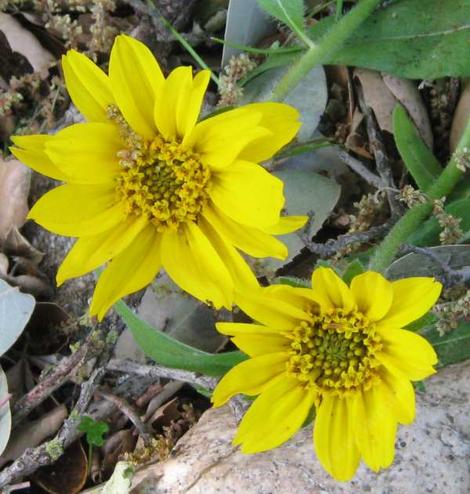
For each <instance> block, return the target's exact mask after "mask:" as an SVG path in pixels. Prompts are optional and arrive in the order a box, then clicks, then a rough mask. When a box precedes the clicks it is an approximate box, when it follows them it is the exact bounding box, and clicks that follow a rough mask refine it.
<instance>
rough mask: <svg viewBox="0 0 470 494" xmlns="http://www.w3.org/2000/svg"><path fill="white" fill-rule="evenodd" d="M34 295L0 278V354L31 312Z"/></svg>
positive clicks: (20, 329)
mask: <svg viewBox="0 0 470 494" xmlns="http://www.w3.org/2000/svg"><path fill="white" fill-rule="evenodd" d="M34 305H35V300H34V297H33V296H31V295H27V294H25V293H21V292H20V291H19V289H18V288H17V287H12V286H10V285H9V284H8V283H6V282H5V281H3V280H0V356H1V355H3V354H4V353H5V352H7V350H8V349H9V348H10V347H11V346H12V345H13V344H14V343H15V341H16V340H17V339H18V337H19V336H20V334H21V333H22V332H23V330H24V328H25V326H26V323H27V322H28V321H29V318H30V317H31V314H32V313H33V310H34Z"/></svg>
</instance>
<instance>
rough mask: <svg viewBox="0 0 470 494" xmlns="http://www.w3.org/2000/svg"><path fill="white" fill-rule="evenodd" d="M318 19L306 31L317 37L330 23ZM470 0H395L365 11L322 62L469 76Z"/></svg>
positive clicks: (417, 74)
mask: <svg viewBox="0 0 470 494" xmlns="http://www.w3.org/2000/svg"><path fill="white" fill-rule="evenodd" d="M334 23H335V19H334V17H333V16H330V17H327V18H326V19H324V20H322V21H320V22H318V23H317V24H315V25H314V26H313V28H311V30H310V32H309V36H310V37H311V38H312V39H313V40H314V41H318V40H319V39H320V38H321V36H322V35H323V34H324V33H325V32H326V31H327V30H328V29H330V28H332V27H333V26H334ZM469 34H470V2H469V1H468V0H446V1H445V2H444V1H442V0H427V1H426V2H423V0H397V1H395V2H392V3H389V4H388V5H387V7H386V8H383V9H379V10H377V11H376V12H375V13H373V14H372V15H371V16H369V17H368V18H367V19H366V20H365V21H364V22H363V23H362V24H361V27H360V29H358V30H357V32H355V33H354V34H353V35H352V36H351V37H350V38H349V39H348V40H347V41H346V42H345V44H344V45H343V46H342V48H341V49H340V50H338V51H337V52H335V53H332V54H331V55H330V56H329V57H328V58H327V60H325V61H324V63H325V64H340V65H352V66H355V67H366V68H369V69H373V70H380V71H383V72H388V73H390V74H394V75H396V76H399V77H404V78H407V79H427V80H432V79H438V78H440V77H445V76H455V77H459V76H470V57H469V56H468V39H469Z"/></svg>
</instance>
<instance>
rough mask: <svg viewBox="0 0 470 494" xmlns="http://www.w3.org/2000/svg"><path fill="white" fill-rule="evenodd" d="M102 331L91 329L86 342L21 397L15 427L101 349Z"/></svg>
mask: <svg viewBox="0 0 470 494" xmlns="http://www.w3.org/2000/svg"><path fill="white" fill-rule="evenodd" d="M100 336H101V331H91V332H90V334H89V335H88V336H87V338H86V340H85V342H84V343H83V344H82V345H81V346H80V347H79V348H78V349H77V350H76V351H75V352H74V353H72V354H71V355H70V356H68V357H65V358H63V359H62V360H61V361H60V362H59V364H58V365H57V366H56V367H54V368H53V369H52V370H51V371H50V373H49V374H47V375H46V376H45V377H44V378H43V379H42V380H41V381H39V383H38V384H37V385H36V386H35V387H34V388H33V389H32V390H31V391H29V393H27V394H25V395H24V396H23V397H21V398H20V399H19V400H18V401H17V402H16V403H15V406H14V407H13V427H16V426H17V425H18V424H19V423H20V422H21V421H22V420H23V419H25V418H26V417H27V416H28V414H29V413H30V412H31V411H32V410H34V409H35V408H36V407H37V406H39V405H40V404H41V403H42V402H43V401H44V400H45V399H46V398H48V397H49V396H50V395H51V394H52V393H53V392H54V391H55V390H56V389H58V388H60V386H62V385H63V384H64V383H65V382H66V381H68V380H69V379H70V377H71V376H72V375H74V374H75V373H76V372H77V371H78V370H79V369H80V367H81V366H82V365H83V364H84V363H85V362H86V361H87V360H88V359H89V358H91V357H92V356H94V355H96V353H97V352H98V350H99V349H100V345H99V344H97V343H98V342H101V338H100Z"/></svg>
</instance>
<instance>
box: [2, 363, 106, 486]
mask: <svg viewBox="0 0 470 494" xmlns="http://www.w3.org/2000/svg"><path fill="white" fill-rule="evenodd" d="M104 374H105V373H104V369H103V368H100V369H96V370H95V371H93V373H92V374H91V376H90V378H89V379H88V381H87V382H86V383H84V384H83V385H82V388H81V392H80V396H79V398H78V400H77V403H76V405H75V407H74V409H73V411H72V413H71V414H70V416H69V418H68V419H67V420H66V421H65V422H64V425H63V426H62V428H61V429H60V431H59V432H58V433H57V435H56V436H55V438H54V439H51V440H50V441H48V442H46V443H43V444H41V446H38V447H37V448H28V449H27V450H26V451H25V452H24V453H23V454H22V455H21V456H20V457H19V458H18V459H16V460H15V461H14V462H13V463H12V464H11V465H10V466H8V467H7V468H4V469H3V470H2V472H0V489H3V488H4V487H5V486H7V485H8V484H11V483H12V482H16V481H19V480H21V479H23V478H24V477H26V476H28V475H31V474H32V473H34V472H35V471H36V470H37V469H38V468H39V467H42V466H45V465H51V464H52V463H54V462H55V461H57V460H58V459H59V457H60V456H62V453H63V451H64V450H65V449H66V448H67V447H68V446H69V445H70V444H72V443H73V442H74V441H76V440H77V439H78V438H79V437H80V436H81V435H82V434H83V433H82V432H79V431H78V424H79V422H80V416H81V415H83V413H84V412H85V410H86V409H87V407H88V405H89V403H90V401H91V398H92V397H93V393H94V391H95V390H96V388H97V387H98V385H99V384H100V381H101V379H102V378H103V376H104ZM113 410H114V405H112V406H109V407H108V408H103V409H101V413H96V414H94V416H93V418H94V419H95V420H102V419H103V418H105V417H107V416H108V415H110V414H111V413H112V411H113Z"/></svg>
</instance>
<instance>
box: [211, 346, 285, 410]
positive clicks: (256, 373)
mask: <svg viewBox="0 0 470 494" xmlns="http://www.w3.org/2000/svg"><path fill="white" fill-rule="evenodd" d="M286 361H287V355H286V354H285V353H284V352H282V353H269V354H267V355H261V356H260V357H255V358H250V359H249V360H245V361H244V362H242V363H240V364H238V365H236V366H235V367H233V368H232V369H230V370H229V371H228V372H227V374H225V376H224V377H223V378H222V379H221V380H220V381H219V383H218V384H217V386H216V388H215V389H214V393H213V395H212V398H211V401H212V403H213V404H214V406H215V407H220V406H221V405H223V404H224V403H226V402H227V401H228V400H230V398H232V396H235V395H236V394H245V395H249V396H253V395H257V394H259V393H261V391H262V390H263V389H264V388H265V387H266V386H267V385H269V383H270V382H271V381H272V380H273V379H275V378H276V377H277V376H279V374H281V373H284V372H285V370H286Z"/></svg>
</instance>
